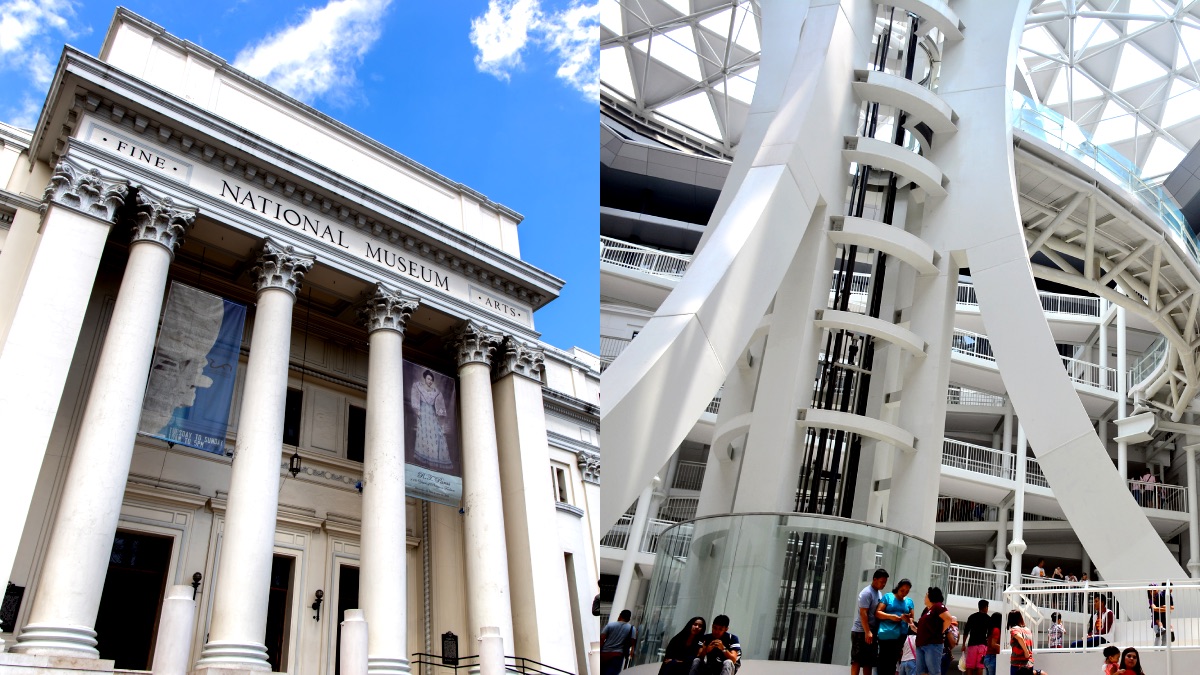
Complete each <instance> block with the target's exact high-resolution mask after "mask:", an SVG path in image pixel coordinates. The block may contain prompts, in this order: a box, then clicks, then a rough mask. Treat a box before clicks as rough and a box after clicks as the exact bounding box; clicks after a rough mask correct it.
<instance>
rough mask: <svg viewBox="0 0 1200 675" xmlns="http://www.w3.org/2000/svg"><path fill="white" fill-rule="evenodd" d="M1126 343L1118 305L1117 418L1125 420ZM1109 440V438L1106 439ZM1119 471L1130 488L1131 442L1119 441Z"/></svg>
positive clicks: (1121, 311)
mask: <svg viewBox="0 0 1200 675" xmlns="http://www.w3.org/2000/svg"><path fill="white" fill-rule="evenodd" d="M1126 349H1127V347H1126V344H1125V308H1124V307H1122V306H1121V305H1117V419H1119V420H1123V419H1125V416H1126V415H1127V414H1129V402H1128V401H1127V400H1126V398H1127V397H1128V391H1127V390H1128V387H1129V373H1128V371H1127V370H1126V365H1125V364H1126V354H1125V352H1126ZM1104 440H1107V439H1104ZM1117 471H1119V472H1120V473H1121V481H1122V482H1124V483H1125V490H1126V491H1128V490H1129V442H1128V441H1121V440H1118V441H1117Z"/></svg>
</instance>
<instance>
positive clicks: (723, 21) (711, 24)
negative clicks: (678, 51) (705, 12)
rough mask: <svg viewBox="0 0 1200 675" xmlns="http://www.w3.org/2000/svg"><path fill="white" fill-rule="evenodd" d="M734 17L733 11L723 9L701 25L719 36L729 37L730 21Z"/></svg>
mask: <svg viewBox="0 0 1200 675" xmlns="http://www.w3.org/2000/svg"><path fill="white" fill-rule="evenodd" d="M732 16H733V9H732V8H730V9H723V10H721V11H719V12H717V13H716V14H712V15H709V16H708V17H706V18H704V19H701V20H700V25H701V26H704V27H705V28H707V29H709V30H711V31H712V32H714V33H716V34H717V35H729V21H730V18H731V17H732Z"/></svg>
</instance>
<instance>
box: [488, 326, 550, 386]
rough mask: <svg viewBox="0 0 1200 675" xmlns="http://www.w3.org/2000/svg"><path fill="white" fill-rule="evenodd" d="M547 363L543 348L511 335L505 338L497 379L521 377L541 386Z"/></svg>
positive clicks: (497, 363) (499, 359)
mask: <svg viewBox="0 0 1200 675" xmlns="http://www.w3.org/2000/svg"><path fill="white" fill-rule="evenodd" d="M545 362H546V352H545V351H544V350H543V349H542V348H541V347H538V346H536V345H532V344H528V343H525V342H521V341H520V340H517V339H516V338H514V337H512V336H511V335H510V336H508V337H507V338H505V340H504V346H503V348H502V349H501V352H500V356H499V358H498V359H497V362H496V378H497V379H499V378H502V377H505V376H506V375H520V376H522V377H527V378H529V379H531V380H533V381H535V382H537V383H539V384H541V382H542V375H541V373H542V367H543V365H544V364H545Z"/></svg>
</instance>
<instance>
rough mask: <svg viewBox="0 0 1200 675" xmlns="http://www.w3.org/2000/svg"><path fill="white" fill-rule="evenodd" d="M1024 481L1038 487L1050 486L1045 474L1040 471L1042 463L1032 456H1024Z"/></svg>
mask: <svg viewBox="0 0 1200 675" xmlns="http://www.w3.org/2000/svg"><path fill="white" fill-rule="evenodd" d="M1025 482H1026V483H1027V484H1029V485H1037V486H1038V487H1044V488H1048V487H1050V481H1048V480H1046V474H1044V473H1042V465H1041V464H1038V461H1037V459H1035V458H1033V457H1026V458H1025Z"/></svg>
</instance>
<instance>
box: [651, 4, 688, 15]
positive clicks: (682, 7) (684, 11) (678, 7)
mask: <svg viewBox="0 0 1200 675" xmlns="http://www.w3.org/2000/svg"><path fill="white" fill-rule="evenodd" d="M650 1H653V0H650ZM661 1H662V3H663V4H665V5H668V6H670V7H671V8H672V9H674V10H675V11H676V12H679V14H680V15H681V16H687V15H688V14H691V13H692V8H691V7H689V6H688V0H661Z"/></svg>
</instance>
